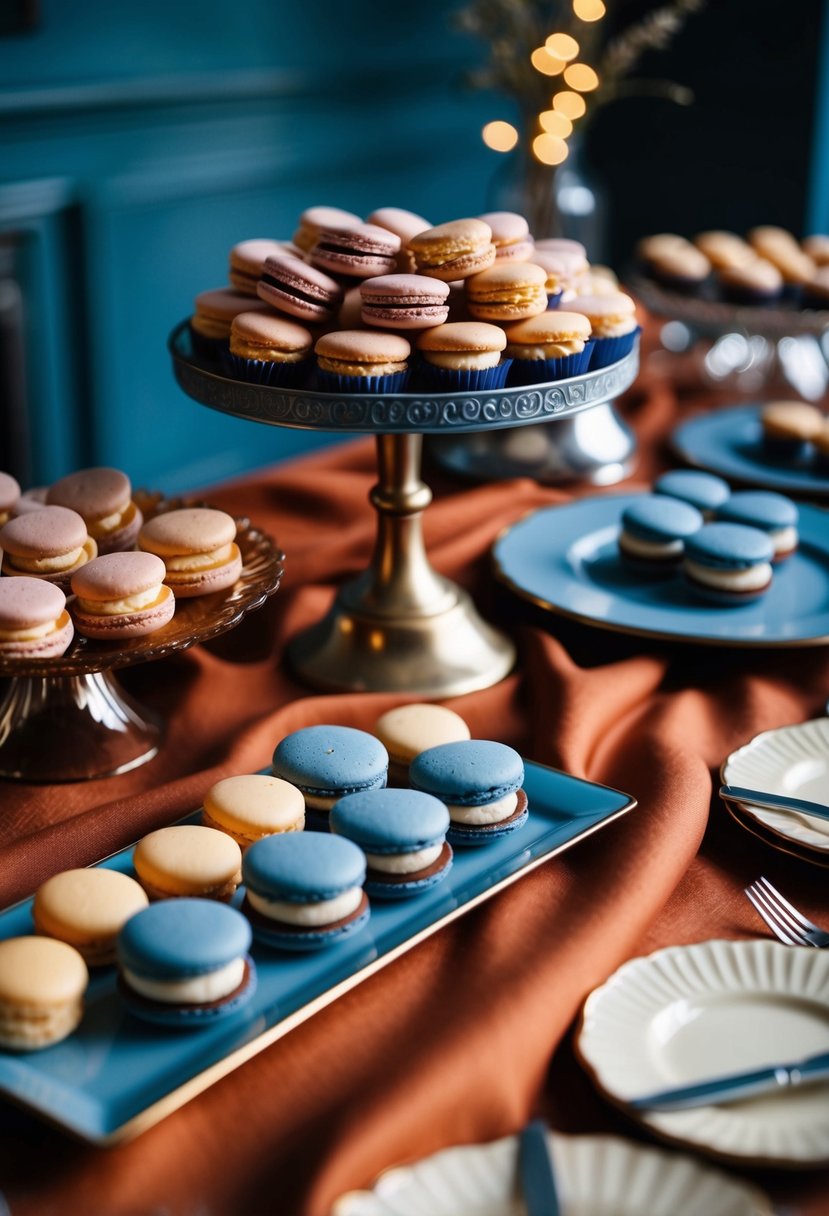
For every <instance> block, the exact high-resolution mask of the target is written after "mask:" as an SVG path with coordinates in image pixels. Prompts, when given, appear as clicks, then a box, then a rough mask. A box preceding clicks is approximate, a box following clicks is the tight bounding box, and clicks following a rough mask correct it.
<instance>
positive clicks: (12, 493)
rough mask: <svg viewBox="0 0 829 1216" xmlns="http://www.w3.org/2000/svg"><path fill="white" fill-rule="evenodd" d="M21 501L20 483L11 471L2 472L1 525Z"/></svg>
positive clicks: (0, 488)
mask: <svg viewBox="0 0 829 1216" xmlns="http://www.w3.org/2000/svg"><path fill="white" fill-rule="evenodd" d="M19 501H20V483H19V482H18V481H17V479H16V478H15V477H12V475H11V473H0V525H2V524H4V523H5V522H6V520H7V519H8V518H9V517H10V515H11V514H12V511H13V510H14V507H15V504H16V503H17V502H19Z"/></svg>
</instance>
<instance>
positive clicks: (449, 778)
mask: <svg viewBox="0 0 829 1216" xmlns="http://www.w3.org/2000/svg"><path fill="white" fill-rule="evenodd" d="M409 780H410V782H411V784H412V786H413V787H414V788H415V789H418V790H422V791H423V792H424V793H426V794H433V795H434V796H435V797H436V798H439V799H440V800H441V802H445V803H446V805H447V807H448V809H449V817H450V820H451V826H450V828H449V832H448V833H447V837H448V839H449V840H450V841H451V843H452V844H458V845H479V844H486V843H487V842H488V841H490V840H497V839H499V838H500V837H501V836H505V835H507V833H509V832H514V831H516V830H517V829H518V828H520V827H523V826H524V824H525V823H526V822H527V816H528V811H527V796H526V794H525V793H524V791H523V789H522V788H521V786H522V784H523V781H524V762H523V760H522V759H521V757H520V756H519V754H518V752H517V751H515V750H514V749H513V748H511V747H507V745H506V744H505V743H495V742H493V741H492V740H489V739H464V740H462V741H461V742H459V743H442V744H440V746H438V747H430V748H429V749H428V751H425V752H421V753H420V755H419V756H416V757H415V759H414V760H413V761H412V764H411V766H410V768H409Z"/></svg>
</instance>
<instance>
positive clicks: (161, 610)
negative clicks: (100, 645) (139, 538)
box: [69, 552, 176, 641]
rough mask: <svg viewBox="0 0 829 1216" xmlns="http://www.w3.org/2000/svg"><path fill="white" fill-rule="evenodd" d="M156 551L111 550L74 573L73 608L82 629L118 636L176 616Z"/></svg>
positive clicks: (136, 633) (105, 636) (145, 631)
mask: <svg viewBox="0 0 829 1216" xmlns="http://www.w3.org/2000/svg"><path fill="white" fill-rule="evenodd" d="M165 577H166V570H165V566H164V562H163V561H162V560H161V558H160V557H156V556H155V554H153V553H140V552H138V553H135V552H133V553H107V554H105V555H104V556H103V557H96V558H93V560H92V561H91V562H87V564H86V565H85V566H82V567H81V568H80V570H78V571H77V572H76V573H75V574H73V575H72V592H73V595H74V598H73V599H72V600H71V601H70V605H69V607H70V609H71V611H72V617H73V620H74V622H75V627H76V629H77V630H78V633H82V634H83V635H84V637H88V638H102V639H105V640H108V641H114V640H116V639H118V638H138V637H143V636H144V635H145V634H148V633H154V632H155V631H156V630H157V629H161V628H162V627H163V626H164V625H166V624H167V623H168V621H171V620H172V619H173V613H174V612H175V610H176V601H175V596H174V595H173V592H172V591H171V590H170V588H169V587H167V586H165V585H164V579H165Z"/></svg>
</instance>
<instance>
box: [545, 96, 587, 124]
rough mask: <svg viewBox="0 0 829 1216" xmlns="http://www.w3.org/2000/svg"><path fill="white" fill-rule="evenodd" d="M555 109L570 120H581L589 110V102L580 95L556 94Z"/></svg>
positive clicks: (554, 99)
mask: <svg viewBox="0 0 829 1216" xmlns="http://www.w3.org/2000/svg"><path fill="white" fill-rule="evenodd" d="M553 109H554V110H556V111H557V112H558V113H559V114H564V115H566V117H567V118H570V119H576V118H581V117H582V115H583V114H584V112H585V110H586V109H587V102H586V101H585V100H584V98H583V97H581V96H579V94H578V93H567V92H563V93H556V95H555V97H554V98H553Z"/></svg>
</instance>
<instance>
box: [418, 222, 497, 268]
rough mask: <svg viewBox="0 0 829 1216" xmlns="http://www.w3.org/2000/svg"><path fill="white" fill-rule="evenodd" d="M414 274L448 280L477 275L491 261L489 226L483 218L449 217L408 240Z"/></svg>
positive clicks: (491, 250) (492, 259)
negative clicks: (414, 266)
mask: <svg viewBox="0 0 829 1216" xmlns="http://www.w3.org/2000/svg"><path fill="white" fill-rule="evenodd" d="M409 252H410V253H411V254H412V255H413V256H414V260H415V264H416V266H417V273H418V274H426V275H431V277H432V278H435V279H443V280H444V281H445V282H447V283H452V282H454V281H455V280H457V279H468V278H469V276H470V275H473V274H480V272H481V271H482V270H486V268H487V266H491V265H492V263H493V262H494V261H495V246H494V245H493V243H492V229H491V228H490V226H489V224H485V223H484V222H483V220H475V219H464V220H450V222H449V223H448V224H438V225H437V227H435V228H427V230H426V231H425V232H421V233H419V234H418V235H417V236H416V237H413V238H412V240H410V241H409Z"/></svg>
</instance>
